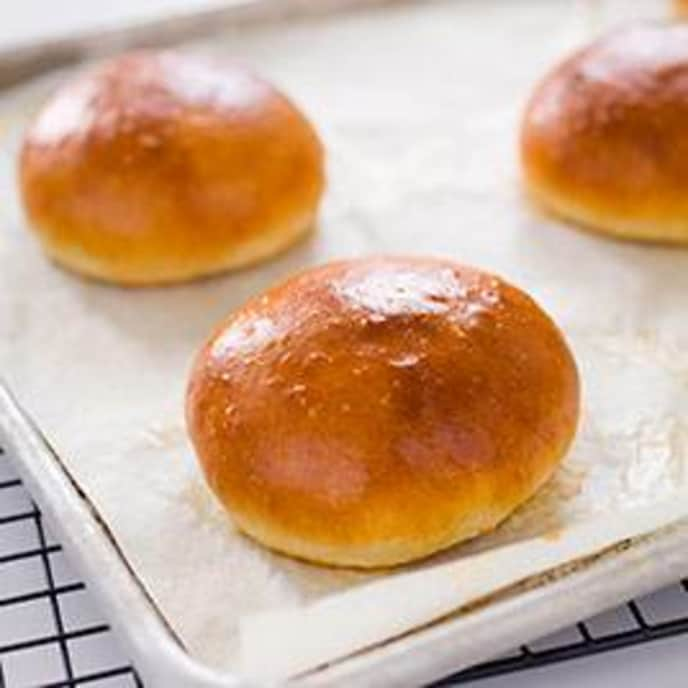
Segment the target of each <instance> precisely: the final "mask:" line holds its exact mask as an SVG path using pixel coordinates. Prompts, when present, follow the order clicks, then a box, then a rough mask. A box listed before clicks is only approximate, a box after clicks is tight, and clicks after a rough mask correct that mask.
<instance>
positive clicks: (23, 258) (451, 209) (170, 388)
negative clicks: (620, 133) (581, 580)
mask: <svg viewBox="0 0 688 688" xmlns="http://www.w3.org/2000/svg"><path fill="white" fill-rule="evenodd" d="M661 5H662V3H660V2H656V1H655V0H634V1H633V2H627V1H622V0H618V1H614V2H612V1H607V2H604V1H602V0H600V1H597V2H595V1H593V0H588V1H582V0H581V1H578V2H570V1H566V0H561V1H559V2H557V1H554V0H519V1H518V2H513V1H512V0H502V1H499V0H456V1H455V2H418V3H409V4H400V5H394V6H392V7H388V8H386V9H369V10H356V12H352V13H351V14H343V15H339V16H335V17H328V18H322V17H321V18H318V19H310V20H299V21H293V22H291V23H289V24H275V25H270V26H266V27H262V28H258V27H255V28H251V29H246V28H244V29H242V30H241V31H236V32H233V33H228V34H224V35H222V36H221V37H218V38H217V39H214V40H213V41H210V42H208V43H206V44H204V45H197V46H195V47H196V48H198V49H202V50H207V51H216V52H220V53H223V54H227V55H230V56H234V57H236V58H237V59H238V60H240V61H242V62H245V63H247V64H250V65H251V66H253V67H255V68H257V69H258V70H259V71H261V72H263V73H264V74H265V75H266V76H268V77H269V78H272V79H273V80H274V81H275V82H276V83H277V84H278V85H280V86H281V87H282V88H283V89H284V90H285V91H286V92H288V93H289V94H290V95H291V96H292V97H293V98H294V99H295V100H296V101H297V102H298V103H300V105H301V106H302V107H303V109H304V110H305V111H306V112H307V113H308V114H309V116H310V118H311V119H312V121H313V122H314V123H315V124H316V126H317V127H318V129H319V130H320V132H321V135H322V138H323V140H324V142H325V145H326V147H327V151H328V166H329V170H328V176H329V188H328V191H327V199H326V202H325V204H324V208H323V212H322V220H321V226H320V230H319V232H318V233H317V234H316V235H315V236H313V237H312V238H311V239H309V240H308V241H307V242H305V243H303V244H301V245H300V246H298V247H296V248H295V249H294V250H292V251H291V252H289V253H288V254H286V255H285V256H283V257H281V258H279V259H278V260H276V261H274V262H272V263H269V264H267V265H265V266H262V267H259V268H255V269H251V270H245V271H242V272H240V273H237V274H235V275H232V276H228V277H223V278H219V279H214V280H209V281H204V282H200V283H197V284H194V285H190V286H184V287H175V288H168V289H155V290H122V289H118V288H113V287H108V286H104V285H99V284H94V283H89V282H85V281H82V280H80V279H78V278H75V277H73V276H72V275H70V274H67V273H65V272H62V271H61V270H59V269H58V268H55V267H53V266H52V265H50V264H49V263H48V262H47V261H46V260H45V259H44V258H43V256H42V255H41V253H40V251H39V250H38V248H37V245H36V243H35V242H34V240H33V238H32V237H30V235H29V234H28V233H27V231H26V229H25V226H24V222H23V220H22V218H21V213H20V210H19V207H18V201H17V197H16V193H15V188H14V187H15V180H14V164H15V154H16V150H17V145H18V140H19V138H18V137H19V135H20V132H21V130H22V128H23V126H24V124H25V121H26V118H27V116H28V115H29V114H30V113H31V112H32V111H33V110H34V109H35V108H36V107H37V105H38V104H39V103H40V102H41V101H42V99H43V98H44V97H45V95H46V94H47V93H48V92H49V90H50V89H51V88H53V87H54V85H55V84H56V83H58V82H59V80H60V78H65V76H67V75H65V74H63V75H61V76H59V77H55V78H50V79H46V80H43V81H41V82H36V83H33V84H30V85H27V86H26V87H24V88H22V89H21V90H19V91H16V92H14V93H12V94H10V95H8V96H6V97H4V99H3V100H2V101H0V135H1V136H2V141H0V145H1V152H2V155H1V158H0V197H1V198H2V206H1V207H0V214H1V215H0V373H1V374H2V375H3V376H5V377H6V378H7V380H8V381H9V383H10V386H11V388H12V389H13V390H14V391H15V393H16V394H17V395H18V396H19V398H20V400H21V401H22V402H23V404H24V405H25V406H26V407H27V408H28V410H29V411H30V412H31V413H32V415H33V416H34V417H35V418H36V419H37V420H38V422H39V424H40V426H41V427H42V429H43V430H44V431H45V433H46V435H47V436H48V437H49V438H50V440H51V441H52V443H53V444H54V446H55V447H56V448H57V449H58V451H59V452H60V454H61V456H62V458H63V459H64V461H65V463H66V464H67V466H68V467H69V469H70V471H72V472H73V474H74V475H75V476H76V477H77V479H78V481H79V483H80V484H81V486H82V487H83V488H84V490H85V491H86V493H87V494H88V495H89V496H90V498H91V499H92V501H93V502H94V503H95V505H96V506H97V508H98V509H99V511H100V513H101V515H102V516H103V517H104V518H105V520H106V522H107V524H108V526H109V527H110V529H111V531H112V532H113V533H114V535H115V537H116V538H117V540H118V543H119V545H120V546H121V548H122V550H123V552H124V554H125V555H126V557H127V558H128V560H129V561H130V563H131V565H132V566H133V568H134V570H135V571H136V573H137V575H138V576H139V577H140V579H141V581H142V582H143V584H144V585H145V587H146V588H147V589H148V591H149V592H150V594H151V595H152V597H153V598H154V600H155V601H156V603H157V604H158V606H159V608H160V609H161V611H162V613H163V614H164V615H165V617H166V618H167V619H168V621H169V622H170V624H171V626H172V627H173V629H174V630H175V632H176V633H177V634H178V636H179V637H180V639H181V640H182V641H183V643H184V645H185V646H186V647H187V648H188V649H189V651H190V652H191V653H192V655H194V656H195V657H197V658H199V659H200V660H202V661H203V662H206V663H208V664H210V665H213V666H216V667H221V668H229V669H232V668H236V656H237V644H236V635H237V620H238V618H239V616H240V615H242V614H246V613H250V612H255V611H257V610H265V609H273V608H278V607H281V606H283V605H298V604H302V603H304V602H306V601H312V600H315V599H319V598H322V597H323V596H325V595H328V594H330V593H332V592H333V591H336V590H342V589H347V588H350V587H352V586H356V585H360V584H361V583H362V582H367V581H369V580H370V579H371V578H372V577H380V576H382V575H383V574H374V575H371V574H367V575H366V574H362V573H357V572H349V571H330V570H326V569H321V568H317V567H311V566H308V565H306V564H301V563H297V562H293V561H290V560H288V559H286V558H282V557H279V556H276V555H273V554H271V553H269V552H267V551H265V550H263V549H262V548H260V547H258V546H256V545H254V544H252V543H251V542H249V541H247V540H246V539H244V538H243V537H241V536H240V535H238V534H237V533H236V532H235V531H234V529H233V527H232V525H231V523H230V521H229V520H228V519H227V518H226V517H225V515H224V514H223V513H222V512H221V511H220V510H219V509H218V507H217V506H216V504H215V502H214V501H213V499H212V498H211V497H210V496H209V494H208V492H207V491H206V489H205V488H204V486H203V484H202V482H201V480H200V478H199V475H198V472H197V470H196V467H195V463H194V459H193V455H192V452H191V449H190V447H189V444H188V442H187V440H186V437H185V431H184V427H183V420H182V408H183V393H184V386H185V382H186V375H187V372H188V367H189V363H190V361H191V357H192V355H193V354H194V352H195V350H196V349H197V347H198V346H199V345H200V343H201V342H202V340H203V339H204V338H205V336H206V335H207V333H208V332H209V330H210V328H211V327H212V325H213V324H214V323H215V322H216V321H217V320H218V319H220V318H221V317H223V316H224V315H225V314H226V313H227V312H228V311H230V310H231V309H232V308H234V307H236V306H237V305H239V304H241V303H242V302H243V301H244V300H245V299H247V298H248V297H249V296H250V295H252V294H254V293H255V292H256V291H258V290H261V289H263V288H265V287H267V286H268V285H270V284H272V283H274V282H275V281H276V280H278V279H281V278H283V277H286V276H287V275H289V274H290V273H292V272H293V271H295V270H296V269H299V268H303V267H306V266H309V265H313V264H316V263H320V262H322V261H324V260H327V259H330V258H333V257H343V256H357V255H365V254H369V253H379V252H395V253H420V254H431V255H443V256H450V257H453V258H456V259H457V260H460V261H464V262H468V263H473V264H476V265H478V266H481V267H483V268H486V269H489V270H492V271H495V272H497V273H500V274H501V275H503V276H504V277H506V278H507V279H509V280H510V281H512V282H514V283H516V284H518V285H520V286H521V287H523V288H525V289H526V290H528V291H529V292H530V293H531V294H532V295H533V296H534V297H535V298H536V299H537V300H538V301H539V302H540V303H541V304H542V305H543V306H544V307H545V308H546V309H547V310H548V311H549V312H550V314H551V315H552V316H553V317H554V318H555V319H556V320H557V321H558V323H559V324H560V325H561V326H562V327H563V329H564V330H565V332H566V334H567V337H568V339H569V341H570V343H571V345H572V347H573V349H574V351H575V354H576V356H577V359H578V362H579V365H580V368H581V373H582V378H583V384H584V404H585V409H584V418H583V423H582V427H581V431H580V434H579V437H578V440H577V442H576V444H575V446H574V448H573V450H572V451H571V453H570V455H569V456H568V457H567V459H566V461H565V463H564V465H563V466H562V468H561V470H560V471H559V472H558V474H557V475H556V477H555V478H554V479H553V480H552V481H551V482H550V483H549V484H548V485H547V486H546V487H545V489H543V491H542V492H541V493H540V494H539V495H538V496H537V497H536V498H535V499H534V500H532V501H531V502H530V503H529V504H528V505H526V506H525V507H524V508H522V509H521V510H519V512H518V513H517V514H516V515H514V517H513V518H511V519H510V520H509V521H508V522H507V523H506V524H504V526H503V527H501V528H500V529H499V530H498V532H496V533H495V534H494V535H491V536H489V537H485V538H482V539H480V540H476V541H474V542H472V543H469V544H468V545H465V546H462V547H458V548H455V549H454V550H452V551H450V552H448V553H445V554H444V555H442V556H441V557H438V558H436V559H435V560H434V561H438V560H442V561H446V560H448V559H452V558H458V557H461V556H464V555H465V554H466V553H468V552H475V551H478V550H485V549H487V548H493V547H497V546H499V545H501V544H504V543H507V542H516V541H519V540H523V539H525V538H526V537H528V536H530V535H533V534H541V533H546V532H551V531H552V530H556V529H561V528H564V527H566V526H568V525H570V524H571V523H574V522H576V521H578V520H580V519H585V518H589V517H591V516H592V515H594V514H600V513H603V512H605V511H611V510H614V511H618V510H619V509H623V508H628V507H630V506H634V505H639V504H648V503H652V502H653V501H656V500H659V499H661V498H663V497H665V496H667V495H669V494H671V493H672V491H674V490H676V489H677V488H679V487H681V486H683V485H685V484H687V483H688V481H687V480H686V460H687V459H686V451H685V450H686V448H687V447H688V421H687V420H686V417H687V412H688V384H687V383H688V354H687V353H686V351H687V349H686V346H687V344H688V319H686V317H685V305H684V299H685V294H686V293H688V251H684V250H679V249H669V248H660V247H651V246H640V245H631V244H622V243H617V242H614V241H610V240H606V239H603V238H600V237H597V236H594V235H591V234H586V233H582V232H580V231H577V230H574V229H572V228H570V227H567V226H565V225H563V224H562V223H560V222H557V221H555V220H553V219H551V218H547V217H545V216H544V215H542V214H541V213H540V212H539V211H537V210H535V209H534V208H532V207H531V206H530V205H529V203H528V202H527V201H526V200H525V199H524V198H523V197H522V195H521V191H520V187H519V179H518V167H517V158H516V132H517V126H518V119H519V115H520V112H521V110H522V107H523V104H524V102H525V99H526V98H527V96H528V94H529V92H530V89H531V87H532V86H533V85H534V83H535V81H536V80H537V79H538V78H539V77H540V76H541V75H542V73H543V72H544V71H545V70H546V69H548V68H549V67H550V66H551V65H552V64H553V62H554V61H556V60H557V59H559V58H560V56H562V55H563V54H564V53H565V52H567V51H568V50H570V49H571V48H572V47H574V46H576V45H578V44H580V43H581V42H583V41H586V40H588V39H589V38H590V37H592V36H593V35H595V34H597V33H598V32H600V31H601V30H603V29H604V28H606V27H607V26H609V25H611V24H612V23H614V22H616V21H625V20H628V19H629V18H631V16H633V15H639V16H643V15H644V16H648V15H649V16H652V15H653V14H655V15H656V14H657V13H660V12H662V11H665V10H666V8H664V7H661ZM599 523H600V527H603V526H604V518H603V517H602V518H600V519H599ZM432 564H433V561H430V562H425V563H423V564H421V565H420V567H423V566H431V565H432ZM610 585H613V582H612V581H610ZM389 611H390V610H387V609H385V608H380V609H378V610H377V612H378V613H379V614H385V613H387V612H389Z"/></svg>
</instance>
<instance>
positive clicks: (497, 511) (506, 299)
mask: <svg viewBox="0 0 688 688" xmlns="http://www.w3.org/2000/svg"><path fill="white" fill-rule="evenodd" d="M577 418H578V377H577V372H576V366H575V363H574V360H573V358H572V356H571V353H570V352H569V350H568V348H567V346H566V343H565V342H564V339H563V338H562V335H561V334H560V332H559V331H558V329H557V327H556V326H555V325H554V323H553V322H552V321H551V320H550V319H549V317H548V316H547V315H546V314H545V313H544V312H543V311H542V310H541V309H540V308H539V307H538V306H537V304H536V303H535V302H534V301H533V300H532V299H531V298H529V297H528V296H527V295H526V294H524V293H523V292H521V291H520V290H518V289H516V288H515V287H512V286H510V285H509V284H507V283H505V282H503V281H502V280H501V279H499V278H497V277H494V276H493V275H490V274H487V273H484V272H481V271H479V270H476V269H473V268H469V267H464V266H462V265H458V264H456V263H453V262H450V261H447V260H434V259H422V258H415V259H414V258H371V259H363V260H354V261H348V262H338V263H331V264H329V265H325V266H323V267H319V268H316V269H313V270H310V271H307V272H304V273H302V274H300V275H298V276H296V277H293V278H292V279H290V280H288V281H287V282H285V283H283V284H281V285H279V286H276V287H274V288H272V289H270V290H269V291H267V292H266V293H264V294H263V295H261V296H257V297H255V298H254V299H253V300H251V301H249V302H248V303H247V304H246V305H245V306H244V307H243V308H240V309H239V310H238V311H236V312H235V313H234V314H232V315H231V316H230V317H229V318H228V319H227V320H226V321H225V322H224V323H222V324H221V325H220V326H219V328H218V329H217V330H216V331H215V333H214V334H213V335H212V336H211V338H210V339H209V341H208V342H207V343H206V344H205V346H204V347H203V348H202V350H201V351H200V353H199V355H198V358H197V360H196V363H195V366H194V369H193V371H192V374H191V378H190V383H189V388H188V393H187V422H188V428H189V432H190V436H191V439H192V441H193V444H194V446H195V449H196V452H197V455H198V457H199V460H200V463H201V466H202V468H203V471H204V473H205V476H206V478H207V481H208V483H209V485H210V487H211V489H212V490H213V491H214V492H215V494H216V495H217V497H218V498H219V500H220V501H221V502H222V504H223V505H224V506H225V507H226V508H227V510H228V511H229V512H230V513H231V514H232V515H233V517H234V521H235V523H236V524H237V525H238V527H239V528H240V529H241V530H243V531H244V532H245V533H247V534H249V535H251V536H252V537H254V538H255V539H256V540H258V541H259V542H261V543H263V544H264V545H267V546H268V547H271V548H273V549H275V550H279V551H281V552H284V553H286V554H290V555H293V556H296V557H299V558H302V559H306V560H309V561H314V562H320V563H325V564H333V565H338V566H357V567H376V566H388V565H392V564H399V563H402V562H406V561H410V560H412V559H416V558H419V557H424V556H427V555H429V554H432V553H433V552H436V551H438V550H441V549H443V548H446V547H449V546H450V545H452V544H454V543H456V542H458V541H460V540H464V539H466V538H471V537H474V536H476V535H479V534H480V533H485V532H487V531H490V530H492V529H493V528H494V527H495V526H496V525H497V524H498V523H499V522H500V521H501V520H502V519H504V518H505V517H506V516H507V515H508V514H509V513H510V512H511V511H513V509H514V508H515V507H517V506H518V505H519V504H521V503H522V502H523V501H524V500H526V499H528V498H529V497H530V496H531V495H532V494H533V493H534V492H535V491H536V490H537V489H538V488H539V487H540V486H541V485H542V484H543V483H544V482H545V481H546V480H547V479H548V478H549V477H550V476H551V475H552V472H553V471H554V469H555V468H556V466H557V464H558V463H559V461H560V459H561V458H562V456H563V455H564V453H565V452H566V449H567V447H568V446H569V443H570V442H571V439H572V437H573V435H574V432H575V429H576V422H577Z"/></svg>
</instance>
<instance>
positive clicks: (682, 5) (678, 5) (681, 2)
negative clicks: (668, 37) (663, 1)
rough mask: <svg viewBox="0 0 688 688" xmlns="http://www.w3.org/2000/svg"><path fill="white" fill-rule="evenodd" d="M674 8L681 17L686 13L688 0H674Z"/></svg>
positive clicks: (687, 13) (687, 11)
mask: <svg viewBox="0 0 688 688" xmlns="http://www.w3.org/2000/svg"><path fill="white" fill-rule="evenodd" d="M674 10H675V12H676V14H678V15H679V16H681V17H683V16H686V15H688V0H674Z"/></svg>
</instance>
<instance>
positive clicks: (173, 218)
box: [20, 52, 323, 285]
mask: <svg viewBox="0 0 688 688" xmlns="http://www.w3.org/2000/svg"><path fill="white" fill-rule="evenodd" d="M20 178H21V191H22V195H23V199H24V204H25V207H26V212H27V215H28V218H29V220H30V222H31V223H32V225H33V227H34V229H35V231H36V234H37V235H38V237H39V239H40V240H41V242H42V244H43V247H44V249H45V250H46V252H47V253H48V254H49V255H50V256H51V257H52V258H54V259H55V260H56V261H57V262H58V263H60V264H62V265H64V266H66V267H68V268H71V269H72V270H75V271H77V272H80V273H82V274H84V275H88V276H90V277H95V278H99V279H103V280H109V281H112V282H119V283H123V284H139V285H145V284H156V283H164V282H175V281H179V280H188V279H191V278H194V277H199V276H202V275H208V274H211V273H215V272H219V271H221V270H225V269H229V268H237V267H241V266H243V265H246V264H248V263H254V262H256V261H259V260H262V259H265V258H267V257H269V256H271V255H273V254H275V253H277V252H279V251H281V250H283V249H285V248H286V247H287V246H289V245H290V244H292V243H294V242H295V241H296V240H297V239H298V238H299V237H301V236H302V235H303V234H304V233H305V232H306V231H307V230H308V229H309V228H310V227H311V226H312V225H313V223H314V219H315V215H316V210H317V206H318V201H319V199H320V195H321V192H322V188H323V153H322V148H321V145H320V142H319V140H318V137H317V135H316V133H315V132H314V131H313V129H312V127H311V125H310V124H309V123H308V121H307V120H306V119H305V117H304V116H303V115H302V114H301V113H300V112H299V111H298V110H297V109H296V108H295V107H294V105H293V104H292V103H290V102H289V100H288V99H287V98H286V97H285V96H283V95H282V94H280V93H279V92H278V91H276V90H275V89H274V88H273V87H272V86H270V85H269V84H267V83H265V82H264V81H262V80H261V79H259V78H257V77H255V76H253V75H252V74H250V73H248V72H246V71H244V70H243V69H240V68H238V67H234V66H231V65H227V64H223V63H221V62H219V61H216V60H212V59H210V58H203V57H198V56H192V55H188V54H183V53H176V52H137V53H131V54H127V55H123V56H120V57H117V58H115V59H113V60H111V61H109V62H106V63H104V64H102V65H100V66H97V67H95V68H94V69H91V70H90V71H88V72H86V73H85V74H84V75H83V76H81V77H79V78H77V79H76V80H75V81H73V82H72V83H70V84H67V85H66V86H64V87H63V88H62V89H61V90H59V91H58V92H57V93H55V95H54V96H53V97H52V98H51V99H50V100H49V101H48V102H47V104H46V105H45V106H44V107H43V109H42V110H41V111H40V112H39V113H38V115H37V117H36V118H35V120H34V121H33V123H32V125H31V126H30V127H29V129H28V131H27V133H26V136H25V140H24V145H23V148H22V151H21V159H20Z"/></svg>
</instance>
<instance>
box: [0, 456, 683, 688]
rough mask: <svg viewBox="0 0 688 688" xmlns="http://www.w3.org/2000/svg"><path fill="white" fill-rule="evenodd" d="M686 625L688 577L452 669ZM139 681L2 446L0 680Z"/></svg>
mask: <svg viewBox="0 0 688 688" xmlns="http://www.w3.org/2000/svg"><path fill="white" fill-rule="evenodd" d="M682 633H688V582H687V581H683V582H682V583H680V584H677V585H675V586H672V587H671V588H667V589H665V590H663V591H660V592H658V593H655V594H653V595H650V596H648V597H645V598H642V599H640V600H638V601H633V602H629V603H628V604H627V605H625V606H622V607H619V608H618V609H615V610H612V611H610V612H605V613H604V614H600V615H598V616H596V617H593V618H592V619H589V620H588V621H586V622H585V623H579V624H577V625H576V626H573V627H570V628H568V629H565V630H563V631H560V632H558V633H555V634H553V635H551V636H548V637H546V638H543V639H541V640H538V641H535V642H533V643H529V644H528V645H527V646H526V645H524V646H522V647H521V648H519V649H518V650H515V651H514V652H512V653H509V654H508V655H506V656H504V657H502V658H499V659H496V660H493V661H490V662H487V663H485V664H481V665H479V666H476V667H473V668H471V669H468V670H465V671H462V672H460V673H457V674H454V675H452V676H448V677H447V678H445V679H442V680H441V681H438V682H437V683H435V684H433V685H434V686H449V685H459V684H462V683H466V682H468V681H473V680H476V679H480V678H487V677H490V676H496V675H499V674H505V673H509V672H514V671H522V670H527V669H531V668H535V667H541V666H544V665H547V664H553V663H556V662H562V661H564V660H570V659H575V658H578V657H583V656H588V655H593V654H598V653H602V652H608V651H611V650H615V649H617V648H622V647H628V646H631V645H636V644H639V643H647V642H651V641H654V640H659V639H662V638H667V637H670V636H675V635H679V634H682ZM85 685H88V686H99V687H101V686H102V688H125V687H127V686H129V687H132V688H133V687H136V686H138V687H139V688H140V687H141V686H142V685H143V684H142V683H141V681H140V680H139V678H138V677H137V675H136V672H135V671H134V669H133V668H132V667H131V666H130V665H129V663H128V662H127V660H126V659H124V655H123V654H122V653H121V652H120V650H119V648H118V645H117V641H116V639H115V638H114V637H113V636H112V634H111V632H110V628H109V627H108V625H107V624H106V623H104V622H103V620H102V617H101V616H100V615H99V613H98V610H97V609H96V608H95V607H94V606H93V604H92V602H91V600H90V597H89V595H88V591H87V590H86V586H85V584H84V583H83V582H82V581H81V580H80V579H79V577H78V576H77V575H76V574H75V573H74V572H73V571H72V570H71V569H70V568H69V562H68V561H67V559H66V557H65V555H64V552H63V551H62V547H61V546H60V544H59V543H58V542H57V541H56V540H55V538H54V537H53V536H52V534H51V532H50V527H49V524H47V523H46V522H45V520H44V518H43V517H42V515H41V513H40V511H39V509H38V508H37V507H36V505H35V504H34V503H33V501H32V500H31V498H30V496H29V494H28V492H27V491H26V489H25V488H24V486H23V485H22V483H21V480H20V479H19V478H18V477H17V475H16V474H15V473H14V471H13V470H12V467H11V465H10V462H9V461H8V459H7V457H6V455H5V454H4V453H3V451H2V449H1V448H0V688H37V687H40V688H71V687H72V686H85Z"/></svg>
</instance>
